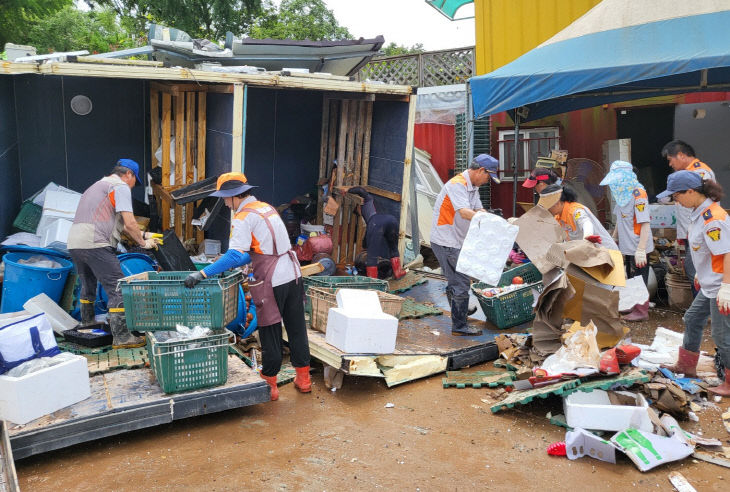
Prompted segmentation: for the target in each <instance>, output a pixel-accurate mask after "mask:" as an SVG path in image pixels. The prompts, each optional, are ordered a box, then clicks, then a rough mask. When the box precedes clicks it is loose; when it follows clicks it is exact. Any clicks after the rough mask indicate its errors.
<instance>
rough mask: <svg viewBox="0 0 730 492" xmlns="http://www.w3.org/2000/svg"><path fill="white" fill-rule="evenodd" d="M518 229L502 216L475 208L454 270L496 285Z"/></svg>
mask: <svg viewBox="0 0 730 492" xmlns="http://www.w3.org/2000/svg"><path fill="white" fill-rule="evenodd" d="M519 230H520V229H519V227H517V226H516V225H512V224H510V223H509V222H507V221H506V220H504V219H503V218H502V217H499V216H497V215H494V214H490V213H487V212H477V214H476V215H474V217H472V219H471V223H470V224H469V231H468V232H467V234H466V239H464V245H463V246H462V247H461V253H459V260H458V261H457V262H456V271H457V272H460V273H463V274H465V275H469V276H471V277H474V278H477V279H479V280H481V281H482V282H485V283H487V284H489V285H497V284H498V283H499V278H500V277H501V276H502V271H503V270H504V266H505V264H506V263H507V257H508V256H509V253H510V251H512V246H513V245H514V242H515V238H516V237H517V232H519Z"/></svg>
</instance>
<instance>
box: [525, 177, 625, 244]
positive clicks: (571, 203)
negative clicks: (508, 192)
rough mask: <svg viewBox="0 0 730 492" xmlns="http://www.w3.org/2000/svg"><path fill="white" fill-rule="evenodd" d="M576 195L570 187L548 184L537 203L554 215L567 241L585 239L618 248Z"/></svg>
mask: <svg viewBox="0 0 730 492" xmlns="http://www.w3.org/2000/svg"><path fill="white" fill-rule="evenodd" d="M577 199H578V197H577V196H576V194H575V191H573V190H572V189H571V188H569V187H567V186H565V187H561V186H560V185H556V184H553V185H550V186H547V187H546V188H545V189H543V190H542V193H540V200H539V201H538V202H537V204H538V205H539V206H541V207H543V208H544V209H546V210H547V211H548V212H550V213H551V214H553V215H554V216H555V220H557V221H558V224H560V227H562V228H563V230H564V231H565V237H566V238H567V239H568V240H569V241H573V240H577V239H587V240H588V241H590V242H592V243H596V244H600V245H601V246H603V247H604V248H608V249H616V250H617V249H618V246H616V243H615V242H614V240H613V238H612V237H611V235H610V234H609V233H608V231H607V230H606V229H605V228H604V227H603V225H601V223H600V222H599V221H598V219H597V218H596V216H595V215H593V213H592V212H591V211H590V209H589V208H588V207H586V206H585V205H581V204H580V203H578V202H577V201H576V200H577Z"/></svg>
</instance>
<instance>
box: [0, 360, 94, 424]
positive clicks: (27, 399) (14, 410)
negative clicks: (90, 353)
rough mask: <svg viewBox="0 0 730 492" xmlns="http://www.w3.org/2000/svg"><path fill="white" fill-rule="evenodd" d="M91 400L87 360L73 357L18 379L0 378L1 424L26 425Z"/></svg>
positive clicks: (4, 376) (2, 376)
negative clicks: (6, 421) (5, 421)
mask: <svg viewBox="0 0 730 492" xmlns="http://www.w3.org/2000/svg"><path fill="white" fill-rule="evenodd" d="M89 396H91V387H90V386H89V370H88V368H87V365H86V358H85V357H82V356H80V355H75V356H74V357H73V359H70V360H67V361H65V362H62V363H60V364H57V365H55V366H52V367H46V368H45V369H41V370H39V371H36V372H33V373H30V374H26V375H25V376H20V377H17V378H15V377H10V376H7V375H4V374H3V375H0V420H8V421H10V422H13V423H15V424H27V423H28V422H30V421H31V420H35V419H37V418H39V417H43V416H44V415H48V414H49V413H53V412H55V411H57V410H60V409H62V408H64V407H67V406H69V405H73V404H74V403H78V402H80V401H82V400H85V399H86V398H88V397H89Z"/></svg>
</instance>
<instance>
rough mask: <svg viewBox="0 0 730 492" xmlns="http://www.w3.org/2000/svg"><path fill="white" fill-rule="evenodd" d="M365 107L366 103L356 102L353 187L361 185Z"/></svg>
mask: <svg viewBox="0 0 730 492" xmlns="http://www.w3.org/2000/svg"><path fill="white" fill-rule="evenodd" d="M367 105H368V103H367V102H363V101H358V104H357V106H358V109H357V122H356V123H355V127H356V128H357V132H355V177H354V179H353V183H352V184H354V185H355V186H358V185H360V184H362V183H361V182H360V177H361V176H362V143H363V140H364V138H365V125H364V124H363V122H364V120H365V113H366V111H367V109H366V107H367Z"/></svg>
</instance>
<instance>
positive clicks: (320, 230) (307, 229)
mask: <svg viewBox="0 0 730 492" xmlns="http://www.w3.org/2000/svg"><path fill="white" fill-rule="evenodd" d="M300 227H301V229H302V234H306V235H307V236H309V234H311V233H312V232H316V233H317V234H324V226H323V225H315V224H302V225H301V226H300Z"/></svg>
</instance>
